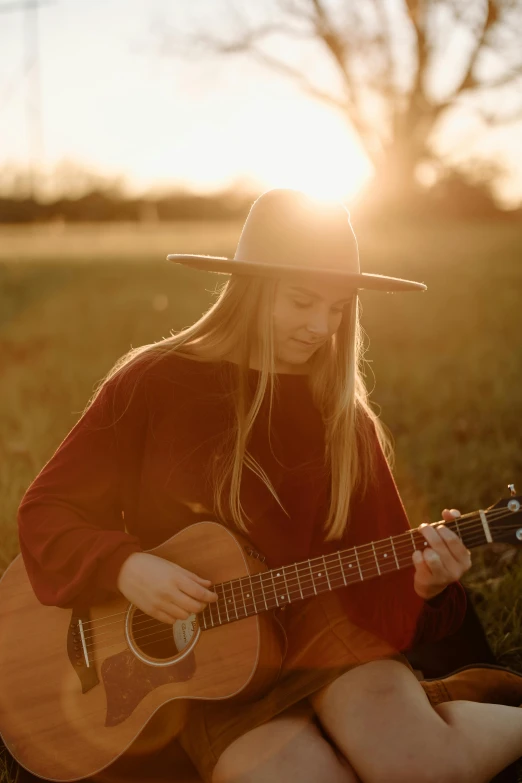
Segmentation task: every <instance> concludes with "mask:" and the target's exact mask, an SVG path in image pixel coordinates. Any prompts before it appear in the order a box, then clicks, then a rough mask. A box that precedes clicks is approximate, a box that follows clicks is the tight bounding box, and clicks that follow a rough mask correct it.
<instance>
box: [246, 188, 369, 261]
mask: <svg viewBox="0 0 522 783" xmlns="http://www.w3.org/2000/svg"><path fill="white" fill-rule="evenodd" d="M234 260H236V261H243V262H249V261H254V262H256V263H257V264H260V265H262V264H267V265H271V264H277V265H281V266H284V267H291V266H295V267H299V268H300V269H301V270H302V269H303V268H307V269H310V271H311V272H314V271H315V272H318V271H320V270H324V271H328V270H331V271H336V272H343V273H349V274H359V273H360V265H359V253H358V249H357V240H356V238H355V234H354V231H353V228H352V226H351V223H350V214H349V212H348V210H347V209H346V207H344V206H343V204H341V203H340V202H324V203H321V202H318V201H316V200H314V199H312V198H310V197H308V196H307V195H306V194H304V193H301V192H300V191H297V190H289V189H282V188H281V189H273V190H269V191H267V192H266V193H263V195H262V196H260V197H259V198H258V199H257V200H256V201H255V202H254V204H253V205H252V207H251V209H250V212H249V215H248V217H247V219H246V222H245V224H244V226H243V230H242V232H241V236H240V238H239V242H238V245H237V249H236V253H235V256H234Z"/></svg>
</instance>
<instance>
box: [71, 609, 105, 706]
mask: <svg viewBox="0 0 522 783" xmlns="http://www.w3.org/2000/svg"><path fill="white" fill-rule="evenodd" d="M90 619H91V618H90V615H89V610H88V609H87V610H77V609H73V611H72V615H71V622H70V623H69V629H68V632H67V656H68V658H69V661H70V664H71V666H72V667H73V668H74V671H75V672H76V674H77V675H78V678H79V680H80V684H81V686H82V693H87V691H90V690H91V688H94V686H95V685H98V683H99V682H100V681H99V679H98V675H97V673H96V667H95V666H94V661H93V660H91V659H90V658H89V647H90V644H89V641H90V637H91V633H90V631H89V630H88V629H89V627H90V626H89V623H90Z"/></svg>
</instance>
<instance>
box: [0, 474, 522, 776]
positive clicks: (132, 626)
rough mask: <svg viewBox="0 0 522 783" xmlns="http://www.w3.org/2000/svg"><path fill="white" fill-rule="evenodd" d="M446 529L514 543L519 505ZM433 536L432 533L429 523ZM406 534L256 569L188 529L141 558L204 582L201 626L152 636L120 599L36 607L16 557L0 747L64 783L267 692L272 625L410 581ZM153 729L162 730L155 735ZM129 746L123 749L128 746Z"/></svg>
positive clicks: (1, 612)
mask: <svg viewBox="0 0 522 783" xmlns="http://www.w3.org/2000/svg"><path fill="white" fill-rule="evenodd" d="M510 490H511V495H510V496H509V497H507V498H504V499H502V500H500V501H499V502H498V503H496V505H494V506H492V507H490V508H489V509H487V510H479V511H474V512H472V513H469V514H465V515H463V516H461V517H459V518H458V519H456V520H454V521H452V522H446V523H445V524H446V526H447V527H448V528H450V529H451V530H453V531H454V532H455V533H456V534H457V535H458V536H459V537H460V538H461V540H462V541H463V542H464V544H465V545H466V547H467V548H468V549H472V548H474V547H477V546H482V545H484V544H488V543H491V542H494V541H495V542H504V543H510V544H514V545H520V544H521V543H522V513H521V510H520V508H521V502H522V497H517V496H516V494H515V489H514V487H513V485H510ZM433 524H438V523H433ZM424 546H427V542H426V539H425V538H424V536H423V535H422V534H421V533H420V531H418V530H415V529H410V530H408V531H406V532H404V533H401V534H399V535H396V536H391V537H389V538H385V539H381V540H377V541H372V542H370V543H368V544H364V545H362V546H357V547H352V548H350V549H344V550H340V551H337V552H335V553H333V554H329V555H326V556H322V557H316V558H313V559H311V560H306V561H304V562H300V563H292V564H291V565H287V566H284V567H282V568H277V569H269V568H268V567H267V566H266V565H265V564H264V562H263V561H262V558H261V556H260V555H258V554H257V553H255V552H254V550H253V549H252V546H251V544H250V543H249V542H248V540H247V539H246V538H244V537H243V536H240V535H237V534H235V533H232V532H231V531H230V530H228V529H227V528H226V527H224V526H223V525H220V524H218V523H216V522H198V523H195V524H193V525H191V526H189V527H187V528H185V529H184V530H182V531H181V532H179V533H177V534H176V535H174V536H172V538H169V539H168V540H167V541H165V542H164V543H162V544H161V545H160V546H158V547H156V548H154V549H151V550H149V552H150V553H151V554H153V555H156V556H158V557H163V558H166V559H167V560H170V561H172V562H175V563H178V564H179V565H181V566H183V567H184V568H187V569H189V570H190V571H193V572H195V573H197V574H199V575H200V576H202V577H206V578H207V579H210V580H211V581H212V584H213V589H214V591H215V592H216V593H217V595H218V600H217V602H215V603H213V604H208V605H207V606H206V608H205V610H204V611H203V612H201V613H200V614H197V615H192V616H190V617H189V618H188V619H187V620H183V621H177V622H176V623H174V625H167V624H164V623H161V622H158V621H157V620H155V619H154V618H152V617H150V616H148V615H146V614H144V613H143V612H142V611H141V610H140V609H139V608H138V607H136V606H134V605H133V604H130V603H129V602H128V601H127V600H126V599H125V598H124V597H123V596H121V595H120V596H117V597H114V598H113V599H111V600H109V601H107V602H105V603H103V604H99V605H95V606H90V607H88V608H83V609H63V608H58V607H53V606H43V605H42V604H40V603H39V601H38V599H37V598H36V596H35V594H34V592H33V589H32V587H31V584H30V582H29V579H28V577H27V572H26V570H25V567H24V563H23V560H22V558H21V556H20V555H19V556H18V557H17V558H16V559H15V560H14V561H13V562H12V563H11V565H10V566H9V567H8V569H7V571H6V572H5V574H4V576H3V577H2V580H1V581H0V734H1V735H2V738H3V741H4V743H5V745H6V747H7V749H8V750H9V752H10V753H11V754H12V756H14V758H15V759H16V760H17V761H18V762H19V763H20V764H21V765H22V766H23V767H25V768H26V769H27V770H29V771H30V772H32V773H33V774H35V775H38V776H40V777H44V778H47V779H49V780H55V781H72V780H78V779H81V778H84V777H89V776H92V775H94V774H96V773H98V772H100V771H101V770H103V769H105V767H107V766H108V765H109V764H111V763H112V762H113V761H115V760H116V759H117V758H118V757H119V756H120V755H122V754H123V753H124V752H126V751H127V750H128V749H129V747H130V746H131V744H132V747H133V748H136V747H138V746H139V741H140V739H141V737H147V738H148V740H149V741H151V742H152V741H154V739H155V738H157V737H158V736H159V735H161V726H162V725H163V726H164V725H166V726H167V727H168V730H169V731H170V732H171V734H172V731H173V725H174V724H175V722H176V714H177V713H176V710H177V711H179V713H180V716H181V717H180V721H181V720H182V712H183V709H184V706H185V705H186V704H187V703H188V702H187V699H232V698H234V699H238V700H241V699H253V698H255V697H256V696H259V695H261V694H262V693H264V692H266V690H267V689H268V688H270V687H271V685H273V683H274V677H275V678H277V676H278V673H279V670H280V666H281V662H282V652H281V649H282V648H281V643H280V636H279V634H278V630H277V623H275V622H274V617H273V615H274V612H273V611H272V610H274V609H277V607H282V606H286V605H287V604H290V603H292V602H294V601H300V600H302V599H305V598H309V597H311V596H315V595H318V594H319V593H323V592H325V591H328V590H336V589H337V588H340V587H344V586H349V585H350V584H353V583H355V582H360V581H362V580H365V579H374V578H377V577H381V576H385V575H386V574H387V573H390V572H392V571H395V570H397V569H403V568H408V567H412V553H413V551H414V550H415V549H421V548H422V547H424ZM160 719H162V720H163V723H162V720H160ZM135 741H137V744H136V742H135Z"/></svg>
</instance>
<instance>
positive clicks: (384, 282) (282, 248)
mask: <svg viewBox="0 0 522 783" xmlns="http://www.w3.org/2000/svg"><path fill="white" fill-rule="evenodd" d="M167 259H168V260H169V261H174V262H175V263H177V264H184V265H185V266H189V267H193V268H194V269H202V270H205V271H207V272H216V273H219V274H233V275H262V276H265V277H266V276H268V277H283V276H296V275H299V276H301V275H302V276H307V277H309V276H310V275H312V276H317V275H319V276H321V277H323V278H327V279H332V280H338V281H339V283H342V284H343V285H348V286H349V287H353V288H355V289H359V288H362V289H375V290H379V291H425V290H426V286H425V285H424V284H423V283H417V282H415V281H413V280H403V279H402V278H400V277H388V276H386V275H377V274H369V273H367V272H361V267H360V264H359V251H358V248H357V239H356V237H355V233H354V230H353V228H352V224H351V222H350V214H349V212H348V210H347V209H346V207H345V206H344V205H343V204H341V203H340V202H325V203H321V202H317V201H316V200H315V199H312V198H310V197H309V196H307V195H305V194H304V193H301V192H300V191H297V190H288V189H274V190H268V191H267V192H266V193H263V195H261V196H260V197H259V198H258V199H257V200H256V201H255V202H254V203H253V205H252V207H251V209H250V212H249V214H248V217H247V219H246V221H245V224H244V226H243V230H242V232H241V236H240V238H239V242H238V245H237V248H236V252H235V255H234V258H224V257H221V256H206V255H192V254H190V255H189V254H184V253H171V254H170V255H168V256H167Z"/></svg>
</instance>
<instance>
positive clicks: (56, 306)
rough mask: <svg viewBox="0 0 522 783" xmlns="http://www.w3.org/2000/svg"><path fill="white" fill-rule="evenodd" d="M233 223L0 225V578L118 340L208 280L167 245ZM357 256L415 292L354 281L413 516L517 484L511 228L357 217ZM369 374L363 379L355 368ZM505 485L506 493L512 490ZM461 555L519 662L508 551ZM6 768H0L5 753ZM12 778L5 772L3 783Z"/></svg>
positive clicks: (205, 245) (519, 370)
mask: <svg viewBox="0 0 522 783" xmlns="http://www.w3.org/2000/svg"><path fill="white" fill-rule="evenodd" d="M239 230H240V227H239V226H237V225H235V224H227V225H219V224H203V225H198V224H175V225H160V226H157V227H151V226H148V227H147V226H146V227H129V226H83V227H59V226H58V227H57V226H55V227H51V228H48V229H35V228H32V229H30V230H28V229H27V228H25V227H24V228H4V229H2V230H1V231H0V435H1V437H0V464H1V465H2V469H1V471H0V496H1V498H2V501H1V504H0V541H1V545H0V573H1V572H2V571H3V569H4V568H5V567H6V566H7V565H8V563H9V562H10V561H11V560H12V559H13V558H14V557H15V555H16V554H17V552H18V542H17V535H16V526H15V519H16V510H17V507H18V505H19V502H20V499H21V497H22V495H23V493H24V492H25V489H26V488H27V486H28V485H29V483H30V482H31V481H32V479H33V478H34V477H35V476H36V474H37V473H38V471H39V470H40V469H41V467H42V466H43V465H44V463H45V462H46V461H47V460H48V459H49V458H50V457H51V455H52V454H53V451H54V450H55V449H56V448H57V446H58V445H59V443H60V442H61V440H62V438H63V437H64V436H65V435H66V434H67V432H68V431H69V430H70V429H71V427H72V426H73V424H74V423H75V422H76V420H77V419H78V416H79V413H80V411H81V410H82V408H83V406H84V405H85V403H86V401H87V399H88V397H89V396H90V394H91V392H92V390H93V386H94V384H95V383H96V382H97V381H98V380H99V379H100V378H101V377H102V375H103V374H104V373H105V372H106V371H107V370H108V369H109V368H110V366H111V365H112V363H113V362H114V361H115V359H116V358H117V357H118V356H120V355H121V354H122V353H124V352H125V351H126V350H127V349H128V348H129V347H130V346H131V345H132V346H136V345H139V344H142V343H145V342H150V341H153V340H158V339H160V338H161V337H164V336H166V335H168V334H169V331H170V330H171V329H176V328H179V327H182V326H183V325H186V324H188V323H190V322H191V321H193V320H194V319H195V318H196V317H198V316H199V315H200V314H201V313H202V312H203V310H204V309H205V307H206V306H207V305H208V303H209V302H210V301H211V298H212V296H211V291H212V289H213V288H214V286H215V283H216V277H215V276H212V275H203V274H202V273H197V272H191V271H189V270H187V269H184V268H182V267H178V266H174V265H171V264H168V263H166V262H165V261H164V260H163V259H164V257H165V255H166V254H167V253H168V252H183V251H188V252H191V251H192V252H202V253H211V254H216V255H226V254H233V252H234V246H235V242H236V240H237V237H238V235H239ZM359 238H360V244H361V249H362V259H363V267H364V268H365V269H366V270H368V271H376V272H382V273H390V274H398V275H402V276H405V277H411V278H413V279H420V280H423V281H425V282H426V283H427V284H428V289H429V290H428V293H426V294H422V295H418V294H404V295H401V294H396V295H393V296H392V295H386V296H384V295H379V294H372V293H367V294H363V297H362V299H363V322H364V326H365V328H366V330H367V332H368V334H369V335H370V337H371V347H370V350H369V353H368V358H369V359H370V360H371V362H372V364H371V367H372V368H373V371H374V373H375V377H376V380H377V382H376V388H375V393H374V395H373V396H374V399H375V401H376V404H379V405H380V407H381V409H382V417H383V419H384V421H385V422H386V423H387V424H388V425H389V427H390V429H391V431H392V433H393V434H394V437H395V442H396V453H397V465H396V475H397V480H398V483H399V487H400V489H401V493H402V495H403V498H404V501H405V504H406V508H407V510H408V512H409V515H410V519H411V520H412V524H414V525H417V524H419V523H420V522H421V521H424V520H431V521H433V520H435V519H437V518H439V516H440V511H441V509H442V508H444V507H457V508H460V509H461V510H462V511H470V510H473V509H477V508H484V507H487V506H489V505H490V504H491V503H493V502H495V500H496V499H498V498H499V497H500V496H501V495H503V494H505V488H506V485H507V484H508V483H510V482H512V481H515V482H517V481H518V483H519V485H520V487H522V470H521V468H522V454H521V451H520V438H519V431H520V412H521V406H520V400H521V394H522V392H521V389H522V352H521V351H520V335H521V334H522V308H521V307H520V301H519V299H520V292H521V288H522V286H521V283H522V268H521V266H520V246H521V240H522V226H517V225H502V224H490V225H484V224H482V225H480V226H472V225H461V224H449V225H445V226H440V225H406V224H405V225H401V226H392V225H387V224H385V223H383V224H382V225H380V226H378V227H376V226H374V227H370V226H361V227H360V231H359ZM368 383H369V385H370V386H373V379H372V378H371V377H369V378H368ZM520 487H519V491H520ZM502 549H503V548H493V549H491V548H490V549H484V550H482V551H480V550H475V551H474V565H473V568H472V570H471V571H470V572H469V574H468V575H467V576H466V579H465V581H466V583H467V584H468V586H469V587H470V588H471V589H472V590H473V593H474V595H475V598H476V606H477V610H478V612H479V614H480V617H481V619H482V622H483V624H484V627H485V629H486V632H487V634H488V638H489V640H490V642H491V644H492V646H493V649H494V650H495V652H496V654H497V656H498V659H499V662H501V663H503V664H504V665H508V666H512V667H515V668H518V669H519V670H521V671H522V620H521V617H522V606H521V602H522V599H521V596H522V568H521V562H522V561H521V557H520V550H516V551H514V550H509V551H500V550H502ZM4 767H5V765H4ZM10 780H11V778H10V777H9V776H8V773H7V771H6V769H5V768H4V769H3V772H2V757H1V755H0V783H8V781H10Z"/></svg>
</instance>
